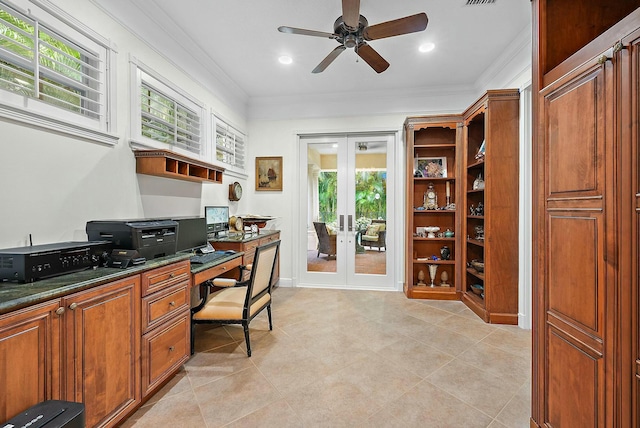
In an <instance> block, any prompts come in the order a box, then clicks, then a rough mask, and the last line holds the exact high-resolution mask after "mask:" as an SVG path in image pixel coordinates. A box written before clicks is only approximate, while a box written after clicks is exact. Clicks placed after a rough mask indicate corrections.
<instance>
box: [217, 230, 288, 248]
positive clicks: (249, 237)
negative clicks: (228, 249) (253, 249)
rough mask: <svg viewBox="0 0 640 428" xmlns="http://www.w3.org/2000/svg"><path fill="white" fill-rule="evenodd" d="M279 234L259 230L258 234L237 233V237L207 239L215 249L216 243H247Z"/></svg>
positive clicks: (273, 231)
mask: <svg viewBox="0 0 640 428" xmlns="http://www.w3.org/2000/svg"><path fill="white" fill-rule="evenodd" d="M276 233H280V231H279V230H271V229H269V230H261V231H259V232H258V233H244V234H243V233H238V234H237V235H229V236H226V237H224V238H215V239H209V242H211V243H213V244H214V245H213V246H214V247H215V243H216V242H249V241H253V240H255V239H260V238H264V237H265V236H269V235H274V234H276Z"/></svg>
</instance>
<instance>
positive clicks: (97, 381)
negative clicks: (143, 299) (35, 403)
mask: <svg viewBox="0 0 640 428" xmlns="http://www.w3.org/2000/svg"><path fill="white" fill-rule="evenodd" d="M63 304H64V306H65V308H66V309H67V311H66V313H65V330H66V334H65V339H66V344H65V356H64V358H65V363H66V372H65V373H66V399H67V400H69V401H78V402H83V403H84V404H85V410H86V424H87V426H88V427H103V426H113V425H115V424H116V423H117V422H118V421H119V420H120V419H121V418H122V417H123V416H125V414H127V413H128V412H129V411H131V410H133V408H134V407H135V406H136V405H137V404H138V403H139V402H140V324H141V322H140V277H139V276H138V275H135V276H132V277H129V278H125V279H123V280H120V281H116V282H112V283H109V284H105V285H102V286H99V287H95V288H92V289H89V290H86V291H84V292H79V293H76V294H72V295H69V296H67V297H65V298H63Z"/></svg>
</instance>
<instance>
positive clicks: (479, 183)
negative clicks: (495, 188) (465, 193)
mask: <svg viewBox="0 0 640 428" xmlns="http://www.w3.org/2000/svg"><path fill="white" fill-rule="evenodd" d="M482 189H484V179H483V178H482V173H479V174H478V178H476V179H475V180H474V181H473V190H482Z"/></svg>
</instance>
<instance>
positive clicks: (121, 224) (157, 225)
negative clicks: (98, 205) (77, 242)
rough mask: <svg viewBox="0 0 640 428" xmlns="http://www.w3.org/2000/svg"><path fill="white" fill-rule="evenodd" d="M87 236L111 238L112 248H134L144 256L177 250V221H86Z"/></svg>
mask: <svg viewBox="0 0 640 428" xmlns="http://www.w3.org/2000/svg"><path fill="white" fill-rule="evenodd" d="M86 230H87V236H88V237H89V240H93V239H94V238H92V237H100V238H95V239H96V240H101V241H111V242H112V243H113V248H117V249H126V250H136V251H137V252H138V254H139V255H140V256H141V257H144V258H145V259H147V260H150V259H155V258H158V257H164V256H169V255H171V254H175V253H176V245H177V242H178V223H177V222H175V221H173V220H94V221H89V222H87V228H86Z"/></svg>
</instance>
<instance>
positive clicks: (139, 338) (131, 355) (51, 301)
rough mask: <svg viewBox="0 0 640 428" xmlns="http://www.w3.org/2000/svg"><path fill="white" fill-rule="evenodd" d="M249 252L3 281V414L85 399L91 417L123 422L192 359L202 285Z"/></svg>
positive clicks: (107, 423) (229, 271)
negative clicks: (193, 313) (196, 292)
mask: <svg viewBox="0 0 640 428" xmlns="http://www.w3.org/2000/svg"><path fill="white" fill-rule="evenodd" d="M243 256H244V253H242V252H238V253H235V254H229V255H228V256H227V257H223V258H220V259H217V260H215V261H213V262H211V263H207V264H202V265H199V264H193V265H192V264H190V262H189V255H188V254H174V255H171V256H167V257H163V258H160V259H153V260H148V261H147V262H146V263H145V264H144V265H140V266H135V267H131V268H127V269H118V268H108V267H100V268H97V269H88V270H84V271H80V272H75V273H70V274H67V275H62V276H58V277H54V278H49V279H43V280H40V281H35V282H33V283H28V284H17V283H10V282H2V283H0V354H1V355H2V356H3V364H0V379H2V382H1V383H0V397H9V400H8V401H7V400H5V401H7V403H8V404H7V405H4V406H0V421H3V420H7V419H10V418H12V417H14V416H15V415H16V414H18V413H20V412H22V411H24V410H26V409H28V408H29V407H31V406H33V405H35V404H37V403H39V402H40V401H43V400H46V399H57V400H60V399H63V400H73V401H78V402H83V403H85V404H86V421H87V426H88V427H97V426H99V427H101V428H105V427H106V428H110V427H113V426H116V425H119V424H120V423H122V421H123V420H124V418H126V417H127V416H128V415H130V414H131V413H133V412H134V411H135V410H136V409H138V408H139V407H140V406H141V405H142V403H144V402H145V401H147V400H148V399H149V398H150V397H151V396H153V394H154V393H155V392H156V391H158V390H159V389H160V388H161V387H162V385H164V384H165V383H166V382H167V381H168V380H169V379H171V378H172V377H173V375H174V374H175V373H176V372H177V371H178V370H179V369H180V366H181V365H182V364H183V363H184V362H185V361H187V360H188V359H189V356H190V330H191V328H190V307H191V304H190V303H191V302H190V297H191V291H192V289H193V288H194V286H195V285H198V284H200V283H202V282H204V281H206V280H209V279H212V278H215V277H217V276H230V277H234V276H235V277H236V278H237V276H238V272H237V268H238V267H239V266H240V265H241V264H242V259H243ZM96 373H100V374H101V375H100V376H96V375H95V374H96ZM105 376H106V377H107V380H108V381H105Z"/></svg>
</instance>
